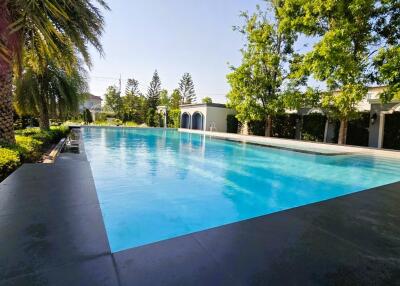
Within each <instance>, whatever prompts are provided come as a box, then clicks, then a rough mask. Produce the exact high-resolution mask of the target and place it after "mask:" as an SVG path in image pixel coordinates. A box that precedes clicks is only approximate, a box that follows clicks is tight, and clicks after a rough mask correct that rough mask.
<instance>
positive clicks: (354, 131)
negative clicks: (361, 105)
mask: <svg viewBox="0 0 400 286" xmlns="http://www.w3.org/2000/svg"><path fill="white" fill-rule="evenodd" d="M369 124H370V113H369V112H363V113H359V114H358V116H357V117H356V118H354V119H353V120H351V121H349V127H348V129H347V144H350V145H357V146H368V140H369Z"/></svg>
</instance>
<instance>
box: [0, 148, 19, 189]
mask: <svg viewBox="0 0 400 286" xmlns="http://www.w3.org/2000/svg"><path fill="white" fill-rule="evenodd" d="M20 164H21V161H20V159H19V156H18V153H17V152H16V151H13V150H10V149H6V148H0V181H2V180H3V179H4V178H5V177H7V176H8V175H9V174H11V173H12V171H14V170H15V169H16V168H17V167H18V166H19V165H20Z"/></svg>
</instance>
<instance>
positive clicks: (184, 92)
mask: <svg viewBox="0 0 400 286" xmlns="http://www.w3.org/2000/svg"><path fill="white" fill-rule="evenodd" d="M179 91H180V93H181V98H182V104H190V103H194V102H195V101H196V92H195V91H194V83H193V80H192V76H191V75H190V73H184V74H183V76H182V79H181V81H180V82H179Z"/></svg>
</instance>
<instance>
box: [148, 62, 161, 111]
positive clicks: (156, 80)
mask: <svg viewBox="0 0 400 286" xmlns="http://www.w3.org/2000/svg"><path fill="white" fill-rule="evenodd" d="M160 93H161V80H160V77H159V76H158V72H157V70H155V71H154V74H153V78H152V79H151V82H150V85H149V88H148V90H147V101H148V106H149V108H150V109H156V108H157V105H158V104H159V102H160Z"/></svg>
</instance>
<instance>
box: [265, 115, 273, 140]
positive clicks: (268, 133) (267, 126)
mask: <svg viewBox="0 0 400 286" xmlns="http://www.w3.org/2000/svg"><path fill="white" fill-rule="evenodd" d="M265 137H272V117H271V115H268V116H267V118H266V119H265Z"/></svg>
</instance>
